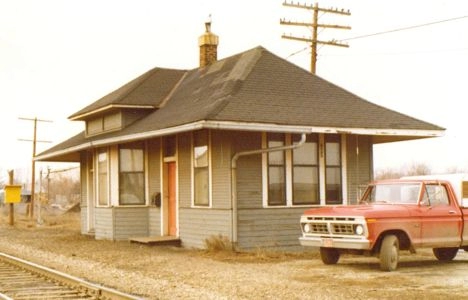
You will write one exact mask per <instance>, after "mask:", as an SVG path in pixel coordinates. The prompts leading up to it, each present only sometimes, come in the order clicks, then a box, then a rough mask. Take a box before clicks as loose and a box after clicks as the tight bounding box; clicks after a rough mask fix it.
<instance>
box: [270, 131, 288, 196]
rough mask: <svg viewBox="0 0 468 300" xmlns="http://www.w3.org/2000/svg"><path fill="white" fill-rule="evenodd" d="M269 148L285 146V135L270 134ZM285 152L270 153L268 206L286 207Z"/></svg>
mask: <svg viewBox="0 0 468 300" xmlns="http://www.w3.org/2000/svg"><path fill="white" fill-rule="evenodd" d="M267 145H268V148H273V147H281V146H284V134H277V133H271V134H268V144H267ZM284 155H285V152H284V151H273V152H268V154H267V156H268V205H286V186H285V184H286V180H285V171H286V166H285V157H284Z"/></svg>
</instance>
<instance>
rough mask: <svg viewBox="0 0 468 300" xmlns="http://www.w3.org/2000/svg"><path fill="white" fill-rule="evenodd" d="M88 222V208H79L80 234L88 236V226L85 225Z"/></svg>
mask: <svg viewBox="0 0 468 300" xmlns="http://www.w3.org/2000/svg"><path fill="white" fill-rule="evenodd" d="M87 220H88V208H87V207H86V206H81V208H80V229H81V234H89V232H88V228H87V227H88V225H87V224H86V222H87Z"/></svg>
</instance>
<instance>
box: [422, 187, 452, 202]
mask: <svg viewBox="0 0 468 300" xmlns="http://www.w3.org/2000/svg"><path fill="white" fill-rule="evenodd" d="M423 203H424V204H426V205H430V206H437V205H449V200H448V196H447V190H446V189H445V186H443V185H440V184H430V185H426V191H425V193H424V196H423Z"/></svg>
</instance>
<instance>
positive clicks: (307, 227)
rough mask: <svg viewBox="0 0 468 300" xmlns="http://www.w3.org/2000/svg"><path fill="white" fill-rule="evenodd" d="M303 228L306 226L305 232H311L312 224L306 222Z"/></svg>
mask: <svg viewBox="0 0 468 300" xmlns="http://www.w3.org/2000/svg"><path fill="white" fill-rule="evenodd" d="M303 228H304V232H305V233H309V232H310V224H309V223H306V224H304V226H303Z"/></svg>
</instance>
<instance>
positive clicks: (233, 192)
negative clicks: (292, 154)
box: [231, 133, 306, 248]
mask: <svg viewBox="0 0 468 300" xmlns="http://www.w3.org/2000/svg"><path fill="white" fill-rule="evenodd" d="M305 142H306V134H305V133H302V136H301V140H300V141H299V142H298V143H297V144H293V145H288V146H280V147H272V148H263V149H257V150H249V151H242V152H237V153H236V154H234V156H233V157H232V159H231V207H232V211H231V218H232V232H231V233H232V246H233V248H235V247H236V246H237V160H238V159H239V157H241V156H247V155H254V154H261V153H267V152H274V151H284V150H290V149H296V148H299V147H301V146H302V145H304V143H305Z"/></svg>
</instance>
